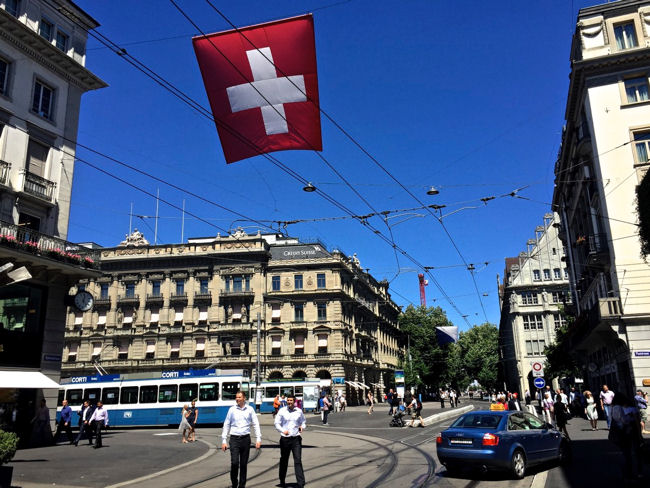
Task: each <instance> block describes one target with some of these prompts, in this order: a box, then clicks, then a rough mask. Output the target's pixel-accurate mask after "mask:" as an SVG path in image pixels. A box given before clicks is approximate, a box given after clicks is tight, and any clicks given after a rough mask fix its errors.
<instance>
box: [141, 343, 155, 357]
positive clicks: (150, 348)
mask: <svg viewBox="0 0 650 488" xmlns="http://www.w3.org/2000/svg"><path fill="white" fill-rule="evenodd" d="M155 354H156V341H147V348H146V350H145V353H144V358H145V359H153V358H154V355H155Z"/></svg>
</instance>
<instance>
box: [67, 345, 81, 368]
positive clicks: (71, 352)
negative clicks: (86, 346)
mask: <svg viewBox="0 0 650 488" xmlns="http://www.w3.org/2000/svg"><path fill="white" fill-rule="evenodd" d="M78 350H79V344H70V347H69V348H68V362H69V363H74V362H75V361H76V360H77V351H78Z"/></svg>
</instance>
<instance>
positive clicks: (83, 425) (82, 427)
mask: <svg viewBox="0 0 650 488" xmlns="http://www.w3.org/2000/svg"><path fill="white" fill-rule="evenodd" d="M94 411H95V407H93V406H91V405H90V404H89V403H88V400H86V401H84V404H83V407H81V410H79V412H77V414H78V415H79V434H77V438H76V439H75V440H74V445H75V446H78V445H79V441H80V440H81V436H82V435H84V434H86V437H88V444H90V445H92V443H93V430H92V429H91V428H90V417H92V415H93V412H94Z"/></svg>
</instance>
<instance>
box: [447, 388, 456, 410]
mask: <svg viewBox="0 0 650 488" xmlns="http://www.w3.org/2000/svg"><path fill="white" fill-rule="evenodd" d="M449 406H450V407H451V408H455V407H456V406H457V404H456V391H455V390H454V389H451V390H449Z"/></svg>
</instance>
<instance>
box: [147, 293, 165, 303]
mask: <svg viewBox="0 0 650 488" xmlns="http://www.w3.org/2000/svg"><path fill="white" fill-rule="evenodd" d="M147 301H148V302H162V301H163V295H162V293H147Z"/></svg>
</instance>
